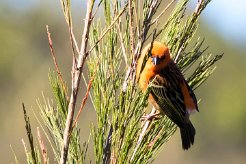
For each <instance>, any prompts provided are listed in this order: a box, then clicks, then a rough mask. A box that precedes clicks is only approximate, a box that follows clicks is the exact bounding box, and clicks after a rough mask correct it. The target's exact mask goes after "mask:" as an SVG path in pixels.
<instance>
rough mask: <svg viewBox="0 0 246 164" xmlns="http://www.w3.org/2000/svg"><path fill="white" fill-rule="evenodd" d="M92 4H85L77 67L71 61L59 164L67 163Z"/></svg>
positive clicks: (92, 1) (85, 55) (93, 0)
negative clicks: (68, 95) (69, 89)
mask: <svg viewBox="0 0 246 164" xmlns="http://www.w3.org/2000/svg"><path fill="white" fill-rule="evenodd" d="M94 2H95V0H90V1H88V2H87V12H86V17H85V25H84V32H83V35H82V43H81V49H80V54H79V57H78V63H77V65H75V61H73V68H72V92H71V96H70V101H69V105H68V115H67V119H66V126H65V130H64V133H63V147H62V150H61V158H60V164H65V163H66V161H67V156H68V148H69V143H70V134H71V130H72V124H73V116H74V110H75V104H76V101H77V95H78V90H79V84H80V79H81V74H82V70H83V67H84V63H85V60H86V58H87V56H88V53H86V48H87V43H88V36H89V31H90V30H89V29H90V25H91V22H92V18H91V16H92V9H93V6H94ZM75 66H76V67H75Z"/></svg>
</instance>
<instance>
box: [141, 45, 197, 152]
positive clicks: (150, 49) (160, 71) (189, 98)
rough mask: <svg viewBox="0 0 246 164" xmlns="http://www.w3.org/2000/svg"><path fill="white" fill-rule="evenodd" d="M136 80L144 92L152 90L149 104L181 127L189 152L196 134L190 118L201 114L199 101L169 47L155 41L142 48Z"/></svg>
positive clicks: (185, 146) (185, 145)
mask: <svg viewBox="0 0 246 164" xmlns="http://www.w3.org/2000/svg"><path fill="white" fill-rule="evenodd" d="M137 79H139V87H140V88H141V89H142V90H143V91H145V90H146V89H147V88H148V87H150V94H149V98H148V101H149V103H150V104H151V105H153V107H154V108H155V109H157V110H158V111H159V112H160V113H162V114H165V115H166V116H167V117H169V118H170V119H171V120H172V121H173V122H174V123H175V124H176V125H177V126H178V127H179V128H180V134H181V140H182V147H183V149H184V150H188V149H189V148H190V146H191V145H193V144H194V138H195V134H196V130H195V128H194V127H193V125H192V123H191V121H190V120H189V116H190V114H191V113H194V112H195V111H198V107H197V99H196V96H195V94H194V92H193V91H192V89H191V88H190V86H189V85H188V83H187V81H186V80H185V78H184V77H183V75H182V73H181V71H180V69H179V68H178V66H177V65H176V64H175V63H174V62H173V60H172V59H171V57H170V53H169V49H168V48H167V46H166V45H164V44H163V43H160V42H153V44H152V45H151V44H149V45H147V46H146V47H145V48H144V49H143V51H142V53H141V56H140V58H139V59H138V65H137Z"/></svg>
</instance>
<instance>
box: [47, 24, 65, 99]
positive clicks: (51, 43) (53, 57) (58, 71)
mask: <svg viewBox="0 0 246 164" xmlns="http://www.w3.org/2000/svg"><path fill="white" fill-rule="evenodd" d="M46 31H47V36H48V40H49V46H50V52H51V55H52V59H53V62H54V64H55V67H56V72H57V74H58V77H59V80H60V82H61V84H62V88H63V90H64V92H65V95H66V98H67V100H68V94H67V89H66V87H65V83H64V81H63V78H62V73H61V71H60V68H59V66H58V63H57V61H56V57H55V52H54V48H53V42H52V39H51V34H50V31H49V26H48V25H46Z"/></svg>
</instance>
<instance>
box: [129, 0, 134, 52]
mask: <svg viewBox="0 0 246 164" xmlns="http://www.w3.org/2000/svg"><path fill="white" fill-rule="evenodd" d="M132 2H133V1H132V0H129V5H128V8H129V29H130V30H129V31H130V45H131V53H130V54H132V55H133V53H134V49H135V39H134V38H135V37H134V32H133V30H134V24H133V18H134V15H133V5H132Z"/></svg>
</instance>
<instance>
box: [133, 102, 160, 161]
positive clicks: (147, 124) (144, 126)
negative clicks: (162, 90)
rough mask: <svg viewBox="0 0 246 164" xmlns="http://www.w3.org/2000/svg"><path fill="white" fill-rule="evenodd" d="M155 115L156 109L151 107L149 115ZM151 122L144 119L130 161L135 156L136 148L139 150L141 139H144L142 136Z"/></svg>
mask: <svg viewBox="0 0 246 164" xmlns="http://www.w3.org/2000/svg"><path fill="white" fill-rule="evenodd" d="M155 113H156V109H155V108H154V107H153V108H152V111H151V113H150V114H149V115H154V114H155ZM151 122H152V120H150V119H146V120H145V122H144V124H143V128H142V131H141V133H140V135H139V138H138V142H137V145H136V147H135V149H134V151H133V154H132V157H131V160H133V158H134V156H135V154H136V152H137V150H138V148H139V146H140V144H141V141H142V139H143V137H144V135H145V133H146V131H147V129H148V127H149V125H150V123H151Z"/></svg>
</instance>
